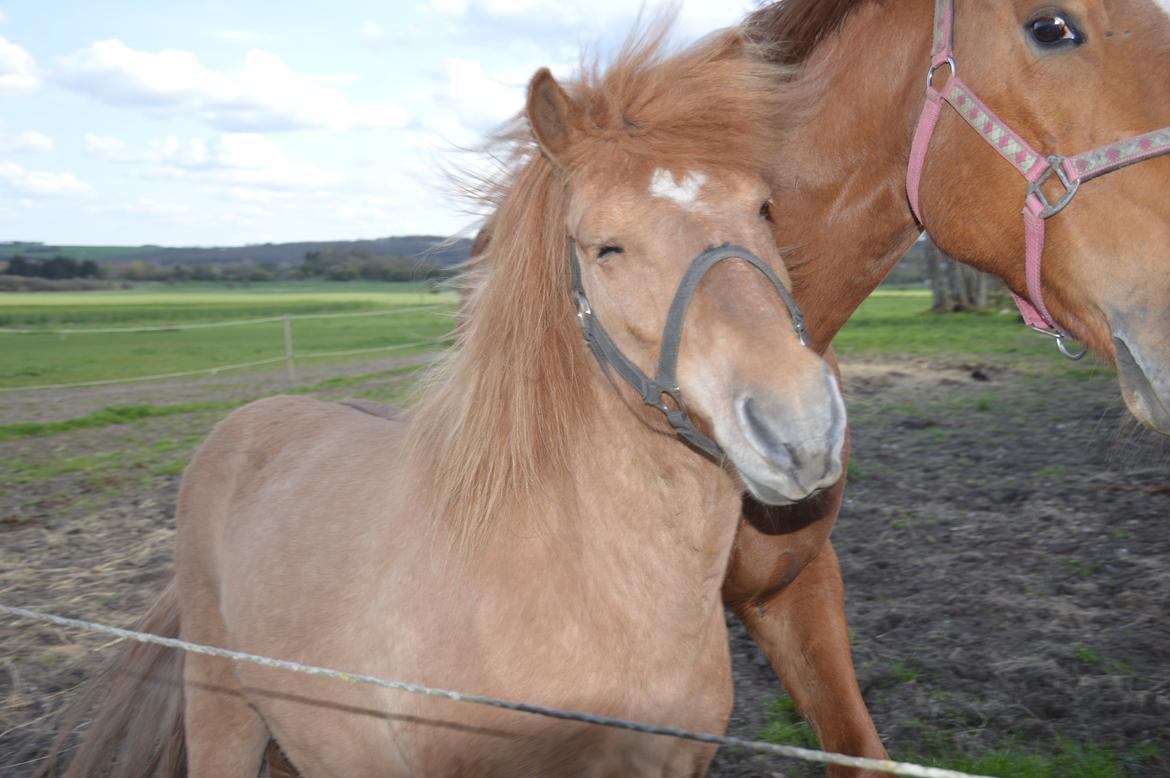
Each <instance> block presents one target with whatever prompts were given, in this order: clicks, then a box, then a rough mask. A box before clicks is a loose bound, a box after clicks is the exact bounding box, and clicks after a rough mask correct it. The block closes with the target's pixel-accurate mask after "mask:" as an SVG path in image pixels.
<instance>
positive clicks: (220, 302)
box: [0, 282, 1100, 387]
mask: <svg viewBox="0 0 1170 778" xmlns="http://www.w3.org/2000/svg"><path fill="white" fill-rule="evenodd" d="M28 298H36V299H35V300H34V301H32V302H27V300H28ZM456 299H457V298H456V296H455V294H454V293H452V292H444V293H442V294H433V293H431V292H429V291H428V290H427V288H426V286H425V285H423V284H416V285H402V284H384V283H374V282H371V283H364V282H356V283H352V284H349V283H345V284H342V283H312V282H309V283H301V284H297V283H278V284H271V285H264V284H256V285H254V286H252V287H250V288H241V287H237V288H234V289H226V288H224V287H223V286H222V285H219V286H215V285H211V284H177V285H174V286H168V287H156V288H154V289H148V290H138V289H135V290H126V291H117V292H86V293H68V294H61V295H58V294H9V295H0V316H4V315H5V314H6V313H10V312H14V311H19V312H20V316H23V317H31V316H35V315H36V314H37V313H38V312H39V313H41V314H44V315H46V316H48V317H52V321H53V322H54V323H53V324H51V325H49V326H77V327H85V326H93V327H101V326H133V325H134V324H138V323H142V324H158V323H162V322H174V323H181V322H184V321H193V320H205V321H211V320H217V319H246V318H257V317H262V316H278V315H280V314H282V313H286V312H287V313H294V314H296V313H310V312H322V311H341V312H346V311H362V310H378V309H380V308H384V307H402V308H413V307H417V306H418V305H419V304H420V303H421V304H432V303H433V304H436V305H437V306H438V309H437V310H434V311H430V310H428V311H419V312H409V311H408V312H404V313H401V314H393V315H387V316H371V317H367V318H354V319H324V320H307V321H294V323H293V342H294V349H295V351H296V352H297V353H304V352H307V351H341V350H349V349H361V348H375V347H379V346H387V345H393V344H397V343H410V342H415V341H420V340H428V339H431V338H437V337H442V336H443V335H444V334H446V333H448V332H449V331H450V330H451V328H452V327H453V326H454V318H453V317H454V315H455V310H456V306H455V302H456ZM53 303H56V304H53ZM929 306H930V297H929V294H928V293H927V292H925V291H918V290H895V291H884V290H882V291H878V292H875V293H874V294H873V295H871V296H870V298H869V299H868V300H866V301H865V302H864V303H863V304H862V306H861V308H860V309H859V310H858V311H857V313H856V314H854V316H853V318H852V319H851V320H850V322H849V323H848V324H847V325H846V326H845V328H844V329H843V330H842V331H841V333H840V334H839V335H838V337H837V340H836V346H837V350H838V352H839V353H840V354H841V355H842V356H843V357H845V358H846V359H848V358H850V357H865V356H884V355H906V356H926V357H943V356H945V357H950V358H958V359H971V360H973V361H979V360H984V359H992V358H995V359H997V360H1008V361H1011V362H1013V363H1016V364H1027V365H1028V366H1029V367H1030V368H1035V369H1036V370H1040V371H1048V370H1053V371H1056V370H1059V371H1061V372H1062V374H1069V375H1072V374H1074V373H1075V374H1076V375H1079V374H1080V373H1082V372H1084V373H1085V374H1092V373H1095V372H1098V371H1099V370H1100V366H1099V363H1095V362H1094V360H1093V359H1091V358H1089V359H1086V360H1084V361H1083V362H1080V363H1076V364H1073V363H1070V362H1068V361H1067V360H1065V359H1064V358H1063V357H1061V356H1060V355H1059V354H1058V353H1057V351H1056V347H1055V344H1054V343H1053V341H1052V339H1051V338H1047V337H1044V336H1042V335H1039V334H1036V333H1034V332H1032V331H1031V330H1030V329H1028V328H1027V327H1025V326H1024V325H1023V324H1021V323H1020V320H1019V316H1018V315H1017V314H1016V313H1015V312H1014V311H1012V312H996V313H964V314H946V315H938V314H932V313H929V311H928V308H929ZM13 315H14V314H13ZM107 317H110V318H107ZM7 326H32V325H31V323H29V322H26V321H24V320H22V321H19V322H18V323H16V324H8V325H7ZM283 353H284V345H283V335H282V328H281V324H280V322H272V323H267V324H252V325H245V326H240V327H227V328H213V329H203V330H189V331H178V332H152V333H124V334H123V333H111V334H102V335H98V334H94V335H65V336H59V335H48V334H38V335H11V334H0V387H8V386H11V387H15V386H31V385H36V384H57V383H74V382H80V381H95V380H104V379H112V378H130V377H134V376H141V375H149V374H155V373H171V372H181V371H186V370H198V369H202V368H207V367H213V366H215V365H222V364H233V363H240V362H250V361H254V360H259V359H267V358H271V357H279V356H282V355H283ZM391 353H393V352H391ZM375 356H376V355H375ZM350 358H351V359H352V358H353V357H350ZM340 359H344V358H340ZM279 367H280V366H279V364H277V365H275V366H274V368H277V369H278V368H279Z"/></svg>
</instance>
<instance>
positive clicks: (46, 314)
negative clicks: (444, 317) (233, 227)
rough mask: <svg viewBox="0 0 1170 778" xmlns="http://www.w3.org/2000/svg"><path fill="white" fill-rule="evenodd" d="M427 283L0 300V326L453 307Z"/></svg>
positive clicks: (191, 286) (193, 287)
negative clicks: (440, 305) (389, 308)
mask: <svg viewBox="0 0 1170 778" xmlns="http://www.w3.org/2000/svg"><path fill="white" fill-rule="evenodd" d="M455 299H456V295H455V293H454V292H451V291H445V292H442V293H439V294H435V293H433V292H432V291H431V290H430V289H429V288H428V286H427V285H426V284H424V283H379V282H353V283H344V284H342V283H332V284H331V283H326V282H288V283H273V284H254V285H251V286H246V287H245V286H236V287H228V286H226V285H224V284H211V283H207V284H199V283H184V284H171V285H164V284H155V285H143V286H142V287H140V288H134V289H125V290H123V289H118V290H109V291H96V292H33V293H23V292H22V293H8V294H0V327H13V328H37V327H47V328H51V327H113V326H134V325H137V324H147V325H157V324H166V323H175V324H179V323H182V322H189V321H199V320H202V321H215V320H222V319H247V318H262V317H267V316H281V315H283V314H286V313H288V314H305V313H340V312H346V311H361V310H376V309H378V308H382V307H390V306H394V307H399V306H418V305H431V304H436V303H449V302H454V300H455ZM0 348H2V346H0Z"/></svg>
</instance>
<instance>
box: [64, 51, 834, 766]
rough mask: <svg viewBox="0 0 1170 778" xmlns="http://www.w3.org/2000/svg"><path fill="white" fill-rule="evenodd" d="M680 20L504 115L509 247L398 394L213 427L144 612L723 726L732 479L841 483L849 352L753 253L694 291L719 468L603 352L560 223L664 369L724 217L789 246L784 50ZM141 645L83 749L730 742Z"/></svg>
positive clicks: (315, 658)
mask: <svg viewBox="0 0 1170 778" xmlns="http://www.w3.org/2000/svg"><path fill="white" fill-rule="evenodd" d="M660 41H661V35H660V34H651V35H649V36H648V39H645V40H641V41H640V42H639V41H633V42H631V43H629V44H627V47H626V48H625V49H624V51H623V52H622V53H621V55H620V56H619V57H618V58H617V61H616V63H615V64H614V65H613V66H611V67H610V68H609V69H608V70H607V71H606V72H605V73H604V74H598V73H597V72H596V71H593V72H589V73H586V75H585V76H583V77H582V79H581V80H580V81H577V82H574V83H571V84H568V85H567V87H566V88H562V87H561V86H560V85H559V84H558V83H557V82H556V81H555V80H554V79H553V78H552V76H551V75H550V74H549V73H548V71H541V72H540V73H538V74H537V75H536V77H535V78H534V79H533V81H532V83H531V85H530V89H529V97H528V105H527V112H526V113H527V120H528V123H529V124H530V126H531V132H529V131H528V130H527V129H524V130H519V131H517V133H516V134H515V135H514V136H513V137H512V138H509V139H507V140H510V141H514V142H515V143H517V144H518V149H517V150H516V156H515V163H514V164H513V166H512V167H511V168H510V170H509V171H508V173H507V175H506V177H505V178H504V180H503V181H501V182H498V184H497V185H496V186H494V187H493V188H491V191H489V192H488V195H487V196H489V197H490V198H493V200H494V201H495V202H496V204H497V205H498V211H497V215H496V221H495V234H494V237H493V241H492V244H491V247H490V252H491V258H490V261H489V262H486V263H484V264H483V270H482V272H481V274H480V276H479V277H478V278H477V279H476V281H475V283H476V286H475V291H474V294H473V295H472V297H471V300H470V303H469V305H468V309H467V310H468V317H467V320H466V323H465V326H464V327H463V329H462V331H461V333H460V336H459V342H458V345H457V346H456V347H455V348H454V349H453V350H452V351H451V352H450V353H449V354H448V355H447V357H446V358H445V360H444V362H443V364H442V365H441V367H439V368H438V370H437V372H436V373H435V374H434V375H433V376H432V378H431V379H430V380H429V382H428V383H427V385H426V387H425V389H424V392H423V396H422V399H421V401H420V404H419V406H418V408H417V411H416V412H415V414H414V416H413V418H412V419H411V420H410V421H409V422H394V421H390V420H385V419H376V418H374V417H372V416H370V415H368V414H364V413H360V412H358V411H355V410H354V409H353V408H349V407H343V406H341V405H334V404H324V403H320V402H316V401H313V400H309V399H304V398H293V397H284V398H276V399H269V400H263V401H260V402H257V403H254V404H252V405H249V406H247V407H245V408H243V409H241V410H238V411H236V412H235V413H233V414H232V415H231V416H230V417H229V418H228V419H227V420H225V421H224V422H222V423H221V424H220V425H218V426H217V427H216V429H215V430H214V432H213V433H212V434H211V436H210V437H209V438H208V440H207V441H206V443H205V444H204V445H203V447H202V448H201V449H200V451H199V452H198V454H197V455H196V456H195V458H194V460H193V461H192V463H191V464H190V466H189V467H188V469H187V471H186V472H185V474H184V477H183V482H182V487H181V490H180V495H179V505H178V547H177V576H176V581H175V583H174V585H173V586H172V587H171V588H170V589H169V590H168V593H167V595H165V596H164V598H163V600H162V601H160V603H159V604H158V605H157V606H156V608H155V610H154V613H153V615H152V617H151V619H150V620H149V623H148V625H147V626H148V627H154V628H157V629H160V630H162V631H164V632H166V631H168V630H169V631H170V632H171V634H173V633H174V631H176V629H177V631H178V632H179V634H181V636H182V637H183V638H185V639H188V640H192V641H196V642H202V643H210V644H213V645H219V646H226V647H229V648H233V649H237V650H243V651H249V652H255V653H259V654H265V655H269V656H276V657H282V658H287V659H292V660H296V661H301V662H307V663H312V664H317V665H325V666H332V667H338V668H343V669H349V670H353V671H357V672H363V673H368V674H373V675H380V676H387V677H394V678H400V679H407V680H411V681H415V682H420V683H424V684H428V685H435V686H441V687H448V688H456V689H459V690H462V691H466V692H473V693H480V694H488V695H496V696H500V697H504V698H509V699H515V700H524V701H529V702H532V703H537V704H543V705H551V706H558V707H566V708H576V709H583V710H587V711H591V712H594V713H598V714H605V715H613V716H622V717H628V718H634V719H640V720H645V721H650V722H656V723H661V724H669V725H675V726H683V727H690V728H694V729H698V730H703V731H709V732H720V731H722V730H723V728H724V726H725V724H726V721H727V717H728V715H729V710H730V702H731V696H730V695H731V687H730V666H729V664H730V663H729V654H728V645H727V634H726V629H725V624H724V616H723V608H722V601H721V598H720V586H721V584H722V581H723V576H724V572H725V569H726V564H727V559H728V557H729V555H730V552H731V543H732V539H733V537H734V534H735V531H736V520H737V517H738V516H739V514H740V510H741V500H742V495H743V491H744V485H745V482H746V484H747V486H748V487H749V488H750V489H751V490H752V491H753V492H755V493H757V494H763V495H773V496H774V501H776V502H781V501H797V500H800V499H802V498H804V497H806V496H807V495H808V494H810V493H812V492H814V491H816V490H817V489H820V488H823V487H825V486H827V485H829V484H831V483H833V482H835V481H836V480H838V478H839V477H840V473H841V454H842V451H841V449H842V445H843V429H844V419H843V413H842V406H841V403H840V397H839V394H838V392H837V389H836V382H835V379H834V378H833V376H832V373H831V371H830V370H829V369H828V368H827V366H826V365H825V363H824V362H823V361H822V360H821V359H820V358H819V357H818V356H816V355H815V353H814V352H812V351H811V350H810V349H807V348H805V347H804V346H802V345H801V343H800V341H799V339H798V337H797V335H796V332H795V331H794V328H793V322H792V321H791V320H790V318H789V313H788V309H787V308H786V307H785V305H784V304H783V303H782V302H781V300H780V299H779V298H778V297H777V293H776V290H775V289H774V288H773V286H772V285H771V283H770V282H769V281H768V280H767V279H766V278H765V277H764V275H763V274H762V273H761V272H760V271H759V270H757V269H755V268H752V267H750V266H749V265H748V264H747V263H745V262H741V261H736V260H731V261H726V262H722V263H721V264H719V265H718V266H716V267H714V268H713V269H712V270H711V272H710V273H709V274H708V275H707V276H706V277H705V279H704V280H703V282H702V283H701V285H700V286H699V288H698V293H697V295H696V297H695V298H694V300H693V303H692V305H691V310H690V314H689V316H688V318H687V320H686V326H685V328H684V331H683V337H682V342H681V358H680V362H679V376H680V385H681V389H682V394H683V396H684V397H685V398H686V399H687V403H688V407H689V410H690V413H691V414H692V416H693V417H695V418H696V419H697V420H698V421H699V423H700V424H701V426H702V427H703V428H704V430H705V431H707V432H708V433H709V434H711V435H713V437H714V438H715V440H716V441H717V443H718V444H719V445H720V446H722V448H723V450H724V451H726V453H727V455H728V458H729V462H728V465H727V466H720V465H719V464H717V463H716V462H714V461H712V460H711V459H709V458H708V457H706V456H704V455H703V454H701V453H699V452H697V451H695V450H693V449H691V448H690V447H688V445H687V444H685V443H684V442H682V441H681V440H680V439H678V438H677V437H676V436H675V435H674V434H672V433H671V432H669V431H668V430H666V429H664V426H665V425H664V424H663V421H662V419H661V418H660V417H658V416H656V415H654V413H655V412H652V411H647V410H645V409H644V408H643V406H641V405H640V404H639V403H638V402H635V401H633V400H632V399H631V393H630V392H629V390H628V389H627V388H625V387H624V385H620V384H616V383H613V382H611V381H610V380H608V378H607V376H606V374H605V373H604V372H603V371H602V370H601V368H600V367H599V366H598V364H597V362H596V361H595V360H594V358H593V356H592V355H591V354H590V352H589V350H588V349H587V348H586V345H585V343H584V340H583V337H582V332H581V329H580V326H579V322H578V317H577V315H576V314H577V310H578V309H577V308H576V307H575V306H574V303H573V301H572V298H571V296H570V261H569V259H568V257H567V250H568V249H569V239H570V238H572V239H573V240H574V241H575V244H576V249H575V250H576V251H577V259H578V260H579V262H580V267H581V274H582V278H583V283H584V287H585V289H586V291H587V293H588V298H589V300H590V303H591V305H592V310H593V312H594V313H595V314H596V316H597V317H598V318H599V319H600V320H601V321H602V322H603V323H604V324H605V326H606V328H607V329H608V330H609V332H610V334H611V335H612V336H613V338H614V340H615V341H616V342H617V344H618V345H619V346H620V347H621V349H622V350H623V351H624V352H625V354H626V355H627V356H628V357H629V358H630V359H632V360H633V361H634V362H636V363H638V364H639V365H640V366H641V367H642V369H643V370H647V371H648V370H649V368H650V366H651V365H652V364H653V359H654V355H655V353H656V352H657V350H658V348H659V340H660V334H659V333H660V332H662V330H663V323H664V320H665V319H666V314H667V308H668V305H669V303H670V301H671V298H672V294H673V292H674V290H675V288H676V287H677V286H678V284H679V281H680V279H682V278H683V275H684V272H685V271H686V270H687V268H688V267H689V264H690V260H691V258H692V257H694V256H696V255H698V254H700V253H701V252H703V251H704V250H705V249H706V248H708V247H709V246H713V245H719V244H723V243H730V242H733V243H736V244H740V245H741V246H743V247H745V248H746V249H747V250H750V251H751V252H753V253H754V254H755V255H757V256H759V257H761V258H763V259H764V260H765V261H767V262H768V263H769V264H770V265H771V266H773V267H775V268H777V270H778V271H779V272H780V273H781V274H782V273H783V271H782V268H781V266H780V261H779V254H778V251H777V249H776V248H775V244H774V243H773V239H772V235H771V225H770V224H769V221H768V217H769V206H768V198H769V192H770V191H771V187H773V186H774V185H775V182H770V181H768V180H767V179H766V178H765V177H764V176H763V175H762V174H761V172H760V171H762V170H763V169H764V168H765V167H766V163H767V162H769V161H770V160H771V159H773V158H774V157H775V154H776V151H775V149H774V148H772V147H771V144H772V143H773V142H774V139H775V129H776V128H777V127H780V126H783V124H784V122H785V120H786V119H785V117H786V113H787V112H786V110H785V107H786V105H787V101H786V99H785V98H784V95H783V92H782V89H781V86H780V85H781V84H782V82H783V81H784V80H785V76H784V74H783V73H782V72H781V69H779V68H778V67H777V66H774V65H770V64H766V63H764V62H763V61H762V60H761V59H759V58H758V57H752V56H748V54H749V53H750V52H749V51H747V50H745V44H743V42H742V41H741V40H740V39H739V37H738V36H735V35H732V36H723V37H720V38H716V39H712V40H711V41H708V42H706V43H703V44H701V45H698V46H697V47H695V48H692V49H690V50H688V51H686V52H684V53H682V54H680V55H676V56H673V57H669V58H666V57H664V56H663V55H662V53H661V51H662V50H661V45H660ZM749 473H750V476H749V475H748V474H749ZM741 475H742V480H741ZM129 657H130V658H129V661H127V662H124V663H123V666H122V667H121V668H120V671H118V672H115V674H114V681H113V684H114V685H113V688H112V689H110V690H109V692H108V697H107V700H106V705H105V707H104V709H103V710H102V711H101V713H100V714H99V715H98V717H97V718H96V720H95V723H94V724H93V725H92V727H91V728H90V729H89V730H88V732H87V734H86V741H85V743H83V745H82V747H81V749H80V751H79V753H78V755H77V757H76V758H75V759H74V761H73V763H72V764H71V766H70V772H71V774H74V775H85V776H88V775H94V774H98V773H101V772H103V771H104V770H105V769H107V768H108V767H109V765H110V764H111V763H117V765H118V766H117V768H116V769H115V770H114V774H116V775H127V776H131V775H132V776H141V775H144V774H151V773H155V774H163V775H181V774H183V772H184V768H183V764H184V762H185V763H186V764H187V765H188V769H189V772H190V774H191V775H194V776H209V777H214V778H232V777H233V776H239V777H240V778H245V777H246V778H254V776H255V775H256V774H257V771H258V768H259V766H260V763H261V759H262V756H263V754H264V751H265V746H266V744H267V743H268V741H269V739H270V738H272V739H275V741H277V743H279V745H280V746H281V748H282V749H283V750H284V751H285V753H287V755H288V756H289V757H290V759H291V761H292V763H293V765H294V766H295V767H296V769H297V770H298V771H299V772H300V773H301V774H302V775H305V776H322V775H336V776H347V777H348V778H355V777H357V776H386V775H427V776H431V775H598V776H602V775H615V776H616V775H655V776H658V775H697V774H701V773H702V772H703V771H704V770H705V768H706V764H707V763H708V761H709V760H710V758H711V756H712V752H713V750H712V749H711V748H710V747H708V746H705V745H697V744H694V743H690V742H684V741H677V740H673V739H669V738H662V737H653V736H644V735H635V734H630V733H625V732H617V731H614V730H607V729H602V728H598V727H593V726H589V725H581V724H576V723H570V722H564V721H554V720H549V719H539V718H535V717H531V716H524V715H520V714H516V713H511V712H506V711H500V710H496V709H490V708H480V707H475V706H468V705H459V704H456V703H452V702H450V701H446V700H434V699H431V698H419V697H412V696H410V695H406V694H402V693H397V692H387V691H384V690H373V689H370V688H369V687H360V686H356V685H352V684H351V685H347V684H341V683H338V682H336V681H330V680H323V679H315V678H309V677H306V676H301V675H296V674H290V673H287V672H283V671H275V670H272V669H268V668H261V667H256V666H252V665H244V664H241V665H233V664H232V663H229V662H228V661H226V660H222V659H215V658H209V657H205V656H198V655H188V656H185V657H176V656H175V655H173V654H167V653H165V652H164V651H163V650H161V649H154V648H146V649H142V648H139V649H135V650H134V651H133V652H132V653H131V654H130V655H129ZM179 673H181V675H182V682H181V683H179V678H178V674H179ZM148 676H149V677H153V681H154V683H152V682H151V681H150V680H148ZM168 680H171V681H173V683H172V684H171V685H170V686H168V685H167V684H166V681H168ZM151 689H153V690H154V691H153V692H151V696H150V698H149V701H150V703H151V704H150V705H149V706H147V707H146V708H143V707H141V705H140V703H141V702H142V701H143V700H144V699H146V698H144V697H143V695H144V692H145V691H149V690H151ZM180 692H182V693H183V695H184V698H183V705H182V710H181V713H180V709H179V707H178V705H177V704H176V701H177V699H178V695H179V694H180ZM184 741H185V747H186V755H185V758H184V755H183V754H182V753H181V748H180V743H182V742H184Z"/></svg>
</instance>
